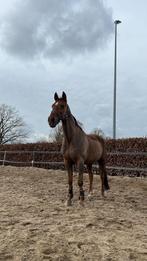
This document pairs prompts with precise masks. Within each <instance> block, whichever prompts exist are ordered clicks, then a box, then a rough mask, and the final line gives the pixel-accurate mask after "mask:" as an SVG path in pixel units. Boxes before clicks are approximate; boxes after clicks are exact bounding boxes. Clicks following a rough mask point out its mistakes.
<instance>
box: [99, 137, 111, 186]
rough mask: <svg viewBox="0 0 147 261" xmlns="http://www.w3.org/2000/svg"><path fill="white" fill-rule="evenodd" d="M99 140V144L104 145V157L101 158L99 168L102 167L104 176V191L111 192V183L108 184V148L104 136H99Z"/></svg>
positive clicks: (101, 171)
mask: <svg viewBox="0 0 147 261" xmlns="http://www.w3.org/2000/svg"><path fill="white" fill-rule="evenodd" d="M97 139H98V140H99V142H100V143H101V145H102V148H103V152H102V156H101V158H100V160H99V161H98V162H99V166H100V174H101V175H102V179H103V185H104V189H105V190H109V189H110V187H109V183H108V177H107V172H106V161H105V159H106V148H105V140H104V138H103V137H102V136H99V135H97Z"/></svg>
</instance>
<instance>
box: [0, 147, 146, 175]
mask: <svg viewBox="0 0 147 261" xmlns="http://www.w3.org/2000/svg"><path fill="white" fill-rule="evenodd" d="M2 154H3V157H1V155H2ZM10 154H12V155H13V154H18V155H20V154H28V155H29V156H31V160H29V161H13V160H7V155H10ZM37 154H42V155H47V154H54V155H55V154H56V155H59V154H60V155H61V152H60V151H0V163H1V165H3V166H4V165H29V166H32V167H33V166H35V165H37V164H39V165H50V166H55V165H57V166H61V165H64V162H63V161H61V162H54V161H37V160H35V157H36V155H37ZM107 154H108V155H118V156H120V155H126V156H127V155H129V156H136V155H138V156H147V152H120V151H116V152H109V153H107ZM94 167H95V168H96V169H97V168H98V165H94ZM107 169H109V170H122V171H136V172H141V173H144V174H143V175H144V176H147V168H140V167H124V166H107Z"/></svg>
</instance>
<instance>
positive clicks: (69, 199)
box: [64, 160, 73, 206]
mask: <svg viewBox="0 0 147 261" xmlns="http://www.w3.org/2000/svg"><path fill="white" fill-rule="evenodd" d="M64 162H65V166H66V169H67V172H68V186H69V188H68V196H67V202H66V205H67V206H71V205H72V198H73V165H72V163H70V162H68V161H66V160H65V161H64Z"/></svg>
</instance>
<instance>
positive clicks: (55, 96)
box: [54, 92, 59, 101]
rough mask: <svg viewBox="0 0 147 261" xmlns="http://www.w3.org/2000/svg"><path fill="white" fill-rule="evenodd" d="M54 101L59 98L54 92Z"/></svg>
mask: <svg viewBox="0 0 147 261" xmlns="http://www.w3.org/2000/svg"><path fill="white" fill-rule="evenodd" d="M54 100H55V101H58V100H59V97H58V94H57V93H56V92H55V94H54Z"/></svg>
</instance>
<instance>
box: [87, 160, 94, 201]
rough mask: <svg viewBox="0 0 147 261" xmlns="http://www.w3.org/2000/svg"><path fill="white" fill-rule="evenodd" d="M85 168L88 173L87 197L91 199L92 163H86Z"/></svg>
mask: <svg viewBox="0 0 147 261" xmlns="http://www.w3.org/2000/svg"><path fill="white" fill-rule="evenodd" d="M87 170H88V174H89V194H88V199H89V200H91V199H92V194H93V186H92V185H93V172H92V165H91V164H90V165H87Z"/></svg>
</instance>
